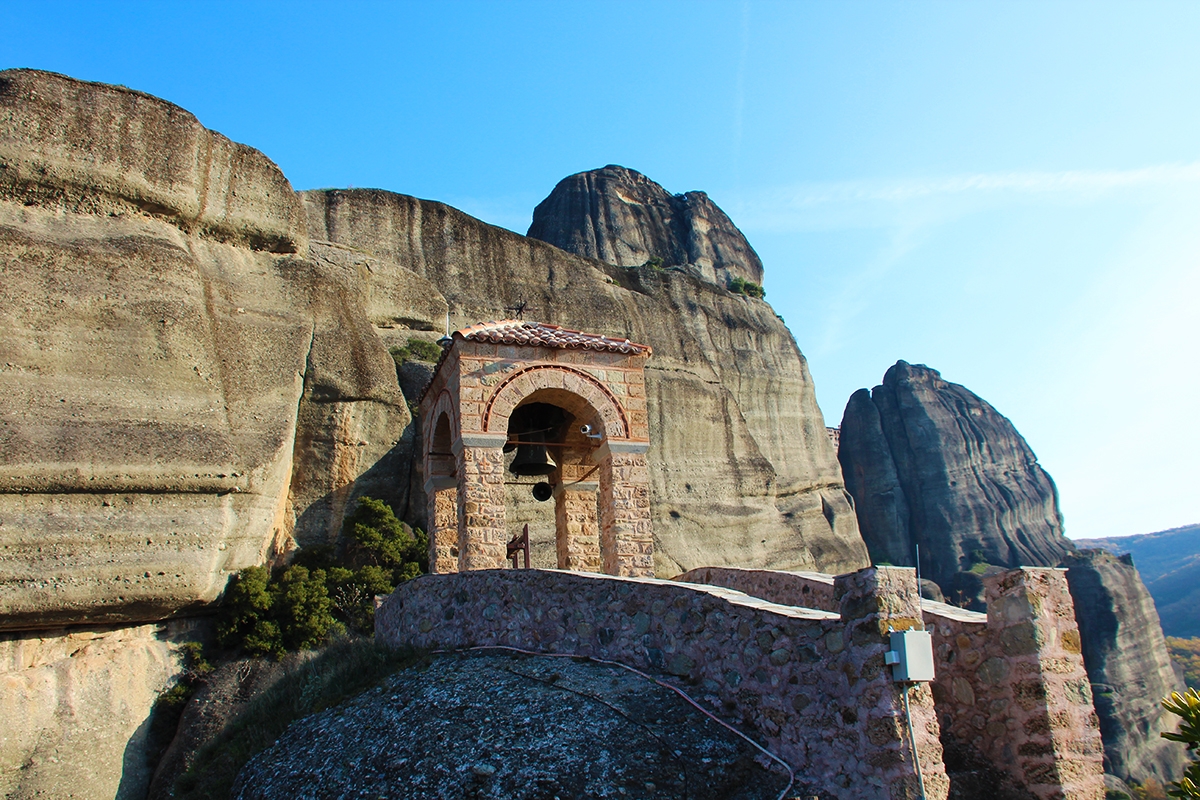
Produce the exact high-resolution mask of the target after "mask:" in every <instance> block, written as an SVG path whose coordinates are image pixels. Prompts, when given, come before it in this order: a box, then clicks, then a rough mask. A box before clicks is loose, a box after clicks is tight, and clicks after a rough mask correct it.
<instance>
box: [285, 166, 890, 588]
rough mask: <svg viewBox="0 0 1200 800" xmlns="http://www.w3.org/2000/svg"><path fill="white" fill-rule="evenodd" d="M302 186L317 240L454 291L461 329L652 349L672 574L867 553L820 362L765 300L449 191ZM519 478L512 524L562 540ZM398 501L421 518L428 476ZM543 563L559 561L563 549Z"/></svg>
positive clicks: (655, 480) (451, 297)
mask: <svg viewBox="0 0 1200 800" xmlns="http://www.w3.org/2000/svg"><path fill="white" fill-rule="evenodd" d="M301 196H302V197H303V200H304V204H305V208H306V210H307V212H308V221H309V236H310V238H311V239H312V240H313V241H314V242H332V243H336V244H339V245H342V246H345V247H351V248H354V249H355V250H357V251H360V252H363V253H366V254H369V255H371V256H372V257H375V258H378V259H380V260H381V261H382V262H383V263H385V264H393V265H398V268H400V269H403V270H405V271H406V272H407V271H411V272H412V273H416V274H417V275H418V276H420V277H421V278H423V279H425V280H427V281H429V282H430V283H431V284H432V285H433V286H436V287H437V289H438V291H440V292H441V294H442V296H443V297H445V299H446V301H447V302H448V304H449V325H450V326H452V327H455V328H457V327H462V326H465V325H469V324H474V323H476V322H480V321H484V320H492V319H500V318H504V317H507V316H511V314H512V313H513V311H512V309H513V308H514V307H518V306H520V305H521V304H524V305H525V314H526V316H527V317H528V318H531V319H537V320H539V321H542V322H547V323H552V324H558V325H564V326H566V327H569V328H574V329H582V330H587V331H592V332H596V333H602V334H607V335H611V336H617V337H620V338H630V339H633V340H634V341H638V342H645V343H647V344H650V345H651V346H653V348H654V355H653V357H652V358H651V359H650V361H649V362H648V364H647V368H646V381H647V392H646V393H647V401H648V405H649V412H650V419H651V439H652V442H651V449H650V453H649V456H648V457H649V463H650V469H651V491H652V493H653V494H652V497H653V502H652V513H653V515H654V534H655V546H656V559H657V560H656V569H657V571H658V572H659V574H661V575H674V574H677V573H679V572H682V571H685V570H687V569H692V568H695V567H700V566H709V565H738V566H758V567H772V568H779V569H816V570H821V571H825V572H845V571H849V570H852V569H857V568H859V567H861V566H863V565H864V564H866V560H867V559H866V549H865V548H864V547H863V544H862V540H861V538H860V537H859V535H858V530H857V526H856V524H855V520H854V512H853V509H852V508H851V505H850V501H849V497H848V495H847V494H846V492H845V490H844V489H843V487H842V483H841V476H840V473H839V470H838V465H837V461H836V458H835V455H834V453H833V449H832V446H831V445H830V442H829V438H828V435H827V434H826V431H825V423H824V420H823V418H822V416H821V412H820V409H819V408H818V407H817V403H816V396H815V392H814V390H813V383H812V378H811V376H810V375H809V372H808V366H807V363H806V362H805V360H804V356H803V355H801V353H800V351H799V349H798V348H797V347H796V343H795V341H794V340H793V339H792V336H791V334H790V333H789V331H788V330H787V328H786V327H785V326H784V325H783V323H782V322H781V321H780V320H779V318H778V317H777V316H776V315H775V313H774V311H773V310H772V309H771V307H770V306H769V305H767V304H766V303H765V302H763V301H761V300H758V299H754V298H750V297H746V296H744V295H739V294H734V293H732V292H730V291H729V290H728V289H727V288H726V287H725V285H724V283H723V282H722V283H713V282H711V281H708V280H705V279H703V278H701V277H699V276H698V275H697V274H695V273H694V272H692V271H690V270H682V269H681V270H659V269H655V268H653V267H650V266H645V267H636V268H624V267H621V266H616V265H613V264H608V263H604V262H601V261H597V260H593V259H590V258H583V257H580V256H577V255H572V254H570V253H566V252H563V251H562V250H560V249H559V248H557V247H553V246H551V245H548V244H546V243H544V242H541V241H538V240H536V239H532V238H528V237H524V236H519V235H517V234H515V233H512V232H511V231H507V230H504V229H502V228H497V227H494V226H491V225H487V224H485V223H483V222H480V221H479V220H477V219H474V218H472V217H470V216H468V215H466V214H464V213H462V212H460V211H457V210H455V209H453V208H450V207H448V206H446V205H443V204H441V203H436V202H430V201H427V200H418V199H416V198H413V197H407V196H404V195H399V194H393V193H390V192H384V191H377V190H359V189H356V190H344V191H343V190H330V191H313V192H302V193H301ZM377 277H379V278H380V279H381V280H382V279H384V278H383V276H377ZM373 280H374V278H373ZM414 457H416V456H415V455H414ZM516 489H517V490H514V491H511V492H510V494H509V509H508V520H509V525H510V528H511V529H513V531H514V532H516V531H519V530H520V526H521V525H522V524H523V523H525V522H530V523H533V524H531V536H533V537H534V538H535V549H536V538H537V537H539V536H540V537H542V545H543V548H542V549H543V551H544V552H545V551H547V550H549V551H552V548H553V544H552V543H553V529H554V523H553V510H552V509H547V508H546V507H544V506H543V507H540V508H539V506H538V504H537V503H535V502H534V501H533V500H531V499H530V498H529V495H528V487H516ZM519 489H523V490H524V491H519ZM397 508H401V509H407V511H408V515H409V519H410V520H412V521H414V522H419V521H420V517H421V515H422V514H423V513H424V496H423V493H422V492H421V490H420V488H419V484H417V483H416V482H413V488H412V490H411V491H410V494H409V497H408V499H407V500H405V501H398V505H397ZM536 560H537V559H536V558H535V561H536ZM543 563H544V565H548V566H553V565H554V562H553V559H552V556H550V557H549V561H548V562H543Z"/></svg>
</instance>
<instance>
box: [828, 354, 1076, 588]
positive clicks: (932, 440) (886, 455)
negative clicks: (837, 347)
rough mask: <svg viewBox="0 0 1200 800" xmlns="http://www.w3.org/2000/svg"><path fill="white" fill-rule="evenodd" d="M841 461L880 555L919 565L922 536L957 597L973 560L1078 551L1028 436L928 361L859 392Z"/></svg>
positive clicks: (942, 580)
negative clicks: (1065, 529) (956, 590)
mask: <svg viewBox="0 0 1200 800" xmlns="http://www.w3.org/2000/svg"><path fill="white" fill-rule="evenodd" d="M838 458H839V460H840V461H841V464H842V474H843V475H844V476H845V479H846V488H847V489H848V490H849V491H850V494H851V495H853V496H854V502H855V505H856V508H857V512H858V520H859V527H860V529H861V531H862V535H863V539H864V540H865V541H866V543H867V548H868V549H869V550H870V552H871V558H872V559H873V560H874V561H876V562H884V561H886V562H889V563H892V564H908V565H911V564H913V563H915V562H914V552H915V546H916V545H920V548H921V570H922V574H923V575H924V576H925V577H927V578H930V579H932V580H933V581H935V582H937V583H938V584H939V585H940V586H941V587H942V589H943V591H946V592H947V595H948V596H951V597H953V589H954V588H955V585H956V581H955V579H956V577H957V576H959V575H960V573H964V572H967V574H968V575H970V574H973V573H970V572H969V571H970V570H972V568H975V569H976V571H977V572H978V571H982V568H983V565H993V566H998V567H1017V566H1022V565H1026V566H1054V565H1056V564H1058V562H1059V561H1061V560H1062V558H1063V557H1064V556H1066V555H1067V554H1068V553H1071V552H1072V551H1073V550H1074V548H1073V547H1072V545H1071V543H1070V541H1069V540H1067V538H1066V537H1065V536H1063V525H1062V517H1061V515H1060V513H1059V511H1058V493H1057V490H1056V489H1055V487H1054V482H1053V481H1052V480H1051V479H1050V476H1049V475H1048V474H1047V473H1046V471H1045V470H1044V469H1042V467H1041V465H1039V464H1038V463H1037V457H1036V456H1035V455H1034V454H1033V451H1032V450H1031V449H1030V448H1029V445H1028V444H1026V443H1025V440H1024V439H1023V438H1022V437H1021V434H1019V433H1018V432H1017V430H1016V428H1014V427H1013V425H1012V423H1011V422H1009V421H1008V419H1007V418H1005V417H1003V416H1002V415H1000V414H999V413H998V412H997V411H996V409H994V408H992V406H991V405H989V404H988V403H987V402H986V401H984V400H983V399H982V398H980V397H979V396H978V395H976V394H975V393H973V392H971V391H970V390H968V389H967V388H966V387H963V386H960V385H958V384H956V383H950V382H949V381H946V380H943V379H942V376H941V375H940V374H939V373H938V372H937V371H936V370H933V369H930V368H928V367H926V366H923V365H915V366H914V365H911V364H908V363H906V362H904V361H898V362H897V363H896V364H895V366H893V367H892V368H890V369H889V370H888V371H887V373H886V374H885V375H884V378H883V383H882V384H881V385H880V386H876V387H875V388H874V389H873V390H871V391H870V392H868V391H867V390H866V389H861V390H859V391H857V392H855V393H854V394H853V395H852V396H851V398H850V402H849V403H847V405H846V411H845V415H844V416H843V417H842V425H841V439H840V446H839V449H838ZM961 582H962V581H961V580H960V581H959V583H961Z"/></svg>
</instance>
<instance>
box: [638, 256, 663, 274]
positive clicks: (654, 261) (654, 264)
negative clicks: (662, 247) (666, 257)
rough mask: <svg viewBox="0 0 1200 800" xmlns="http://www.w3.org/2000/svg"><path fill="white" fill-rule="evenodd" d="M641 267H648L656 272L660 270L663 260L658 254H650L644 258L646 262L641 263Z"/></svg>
mask: <svg viewBox="0 0 1200 800" xmlns="http://www.w3.org/2000/svg"><path fill="white" fill-rule="evenodd" d="M642 267H649V268H650V269H652V270H655V271H657V272H662V270H663V260H662V259H661V258H659V257H658V256H650V258H648V259H646V263H645V264H642Z"/></svg>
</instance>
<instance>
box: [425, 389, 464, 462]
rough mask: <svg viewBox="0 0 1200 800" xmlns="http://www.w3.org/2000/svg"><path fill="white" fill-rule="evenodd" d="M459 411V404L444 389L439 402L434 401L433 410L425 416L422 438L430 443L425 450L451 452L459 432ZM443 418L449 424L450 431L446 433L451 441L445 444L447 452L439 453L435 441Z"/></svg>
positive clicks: (439, 396) (438, 399) (439, 395)
mask: <svg viewBox="0 0 1200 800" xmlns="http://www.w3.org/2000/svg"><path fill="white" fill-rule="evenodd" d="M457 410H458V404H457V403H455V402H454V398H453V397H451V395H450V392H449V391H447V390H445V389H443V390H442V391H441V393H440V394H438V398H437V400H435V401H434V404H433V409H432V410H431V411H430V413H429V414H427V415H426V416H425V419H424V420H423V422H424V425H423V426H422V428H423V430H422V431H421V436H422V438H423V439H424V440H425V441H426V442H428V443H429V444H428V446H427V447H426V448H425V449H426V452H449V447H450V445H451V444H452V443H453V441H454V437H455V435H456V433H457V431H458V430H459V426H458V414H457ZM443 417H445V418H446V419H447V423H448V425H449V429H448V430H447V431H446V433H447V434H448V435H449V436H450V441H449V442H446V443H445V444H446V448H447V449H446V450H444V451H439V450H438V449H437V447H436V445H435V439H436V438H437V435H438V425H439V423H440V422H441V420H442V418H443Z"/></svg>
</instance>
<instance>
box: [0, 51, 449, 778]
mask: <svg viewBox="0 0 1200 800" xmlns="http://www.w3.org/2000/svg"><path fill="white" fill-rule="evenodd" d="M301 220H302V211H301V206H300V203H299V200H298V199H297V197H296V195H295V193H294V192H293V191H292V189H291V187H290V186H289V185H288V182H287V180H286V178H284V177H283V175H282V173H280V172H279V170H278V168H277V167H276V166H275V165H274V164H273V163H271V162H270V161H269V160H268V159H267V158H266V157H265V156H263V155H262V154H261V153H259V152H258V151H255V150H252V149H251V148H248V147H245V146H244V145H239V144H236V143H234V142H231V141H229V140H228V139H225V138H224V137H222V136H220V135H219V134H216V133H213V132H211V131H208V130H206V129H205V128H204V127H203V126H202V125H200V123H199V122H198V121H197V120H196V119H195V118H194V117H193V116H192V115H191V114H188V113H187V112H186V111H184V110H183V109H180V108H178V107H176V106H173V105H171V104H170V103H166V102H164V101H162V100H158V99H156V98H153V97H150V96H148V95H144V94H141V93H138V92H133V91H130V90H127V89H122V88H118V87H112V86H104V85H100V84H92V83H85V82H82V81H76V80H72V79H70V78H65V77H63V76H59V75H53V74H49V73H41V72H34V71H29V70H11V71H7V72H2V73H0V284H2V285H3V286H4V297H5V302H4V303H3V304H0V631H2V630H9V631H11V630H14V629H16V630H26V631H29V630H38V631H40V632H38V633H26V634H12V635H11V638H10V639H9V640H7V643H6V644H5V645H4V647H5V648H6V649H5V650H4V652H7V653H9V655H8V656H7V657H5V658H3V659H0V683H2V685H3V687H4V690H3V692H0V697H2V698H3V699H4V700H5V702H7V703H9V705H10V706H11V707H5V708H4V709H3V712H4V713H3V715H2V718H3V719H4V720H5V722H4V725H3V726H2V727H0V730H2V732H3V734H2V738H3V742H2V745H0V766H2V771H0V774H2V775H3V777H2V778H0V782H2V785H3V787H4V794H5V796H9V797H26V796H68V795H70V793H71V792H75V794H74V795H70V796H79V797H113V796H139V792H141V793H143V794H144V788H145V786H144V783H145V779H146V778H148V776H147V775H144V774H143V773H144V771H145V769H146V754H145V753H144V752H142V750H141V748H142V738H144V737H143V732H144V728H145V724H146V721H147V717H148V715H149V711H150V708H151V705H152V703H153V702H154V699H155V697H156V695H157V694H158V692H159V691H161V690H162V689H163V688H165V686H166V685H167V684H168V683H169V681H170V680H171V679H172V676H173V675H174V674H175V673H176V672H177V670H178V665H177V663H176V660H175V659H174V657H173V655H172V652H171V648H170V647H169V646H168V645H166V644H164V643H163V642H160V641H157V639H156V638H155V635H154V630H153V629H152V628H147V627H145V626H138V625H136V623H138V622H143V621H151V620H160V619H163V618H164V617H169V616H171V615H173V614H178V613H181V612H185V611H186V610H187V609H189V608H192V607H194V606H198V605H201V604H203V603H207V602H210V601H212V600H214V599H216V597H217V596H218V594H219V593H220V592H221V591H222V590H223V588H224V586H225V583H226V580H227V578H228V576H229V575H230V574H231V573H232V572H234V571H236V570H239V569H242V568H244V567H247V566H250V565H254V564H259V563H262V562H263V561H264V560H266V559H268V558H271V557H274V556H278V555H280V554H281V553H282V552H284V551H286V550H287V549H289V548H290V547H292V546H293V544H292V542H291V539H292V537H293V534H295V535H296V536H297V537H298V538H301V539H303V540H304V541H305V542H306V543H314V542H323V541H328V540H329V539H330V538H331V537H332V536H333V535H336V532H337V530H338V529H339V528H340V522H341V518H340V513H339V512H340V508H341V505H344V504H345V503H346V502H348V501H349V500H350V499H351V498H350V497H349V495H350V493H351V492H352V491H361V487H360V485H370V484H371V482H372V481H374V482H375V483H379V482H380V478H379V476H378V472H379V471H380V470H379V465H380V464H383V465H385V467H386V465H387V464H389V460H388V459H389V457H391V458H394V456H391V455H390V454H392V453H393V451H395V450H396V449H397V445H399V444H400V443H401V442H402V441H403V438H404V431H405V430H406V428H407V427H408V426H409V423H410V415H409V412H408V409H407V407H406V405H405V403H404V399H403V397H402V396H401V394H400V391H399V387H398V385H397V382H396V373H395V369H394V365H393V362H392V360H391V358H390V357H389V356H388V354H387V351H386V348H385V346H384V342H383V340H382V339H381V337H380V336H378V335H377V334H376V333H375V332H374V330H373V327H372V325H371V324H370V323H371V322H372V321H374V322H377V323H379V324H380V325H381V326H382V325H392V326H393V327H394V326H395V325H396V324H398V321H397V320H396V319H394V318H393V319H384V315H383V312H381V311H380V306H381V305H382V306H389V307H390V306H392V305H395V302H394V300H395V298H397V297H400V296H403V297H406V298H408V299H407V300H406V302H405V303H404V305H405V306H406V309H407V310H406V316H405V318H404V320H403V322H404V323H405V324H408V325H411V326H414V327H420V328H424V329H430V328H433V327H435V320H440V318H441V316H442V315H443V313H444V303H442V304H441V305H439V302H440V300H439V299H438V297H437V293H436V292H434V291H431V290H430V289H429V287H428V286H427V285H426V284H424V283H423V282H421V281H420V280H419V279H418V278H417V277H416V276H411V281H412V285H411V286H409V285H408V284H403V283H402V282H400V281H390V282H389V284H388V287H387V288H386V289H373V287H372V284H371V282H370V275H371V271H372V268H373V267H376V268H377V266H378V265H375V264H374V262H373V261H372V260H371V259H367V258H364V257H360V256H358V255H355V254H347V253H342V252H340V251H337V249H336V248H333V249H330V248H325V249H320V248H318V249H317V251H316V252H313V253H311V254H310V253H309V249H308V242H307V236H306V232H305V229H304V226H303V225H302V224H301ZM406 287H407V288H406ZM404 292H407V294H403V293H404ZM417 295H425V296H426V297H424V299H420V298H418V297H417ZM431 309H432V310H431ZM431 317H432V318H431ZM406 452H407V451H406ZM372 469H375V470H376V473H375V474H374V475H372V474H369V473H370V471H371V470H372ZM392 479H393V476H392V475H391V474H389V475H387V481H388V482H390V481H391V480H392ZM64 624H70V625H85V626H95V625H97V624H106V627H102V628H99V629H97V628H94V627H89V628H84V629H76V631H75V632H74V633H70V634H67V633H65V632H63V631H62V630H61V629H60V630H57V631H56V630H46V629H48V628H54V627H55V626H59V625H64ZM111 624H118V625H119V624H126V625H130V624H133V627H128V628H119V627H112V625H111ZM89 630H90V631H92V632H91V633H89V632H88V631H89ZM89 637H91V638H90V639H89ZM82 639H89V641H87V642H84V643H82V644H80V641H81V640H82ZM13 704H15V705H13ZM123 776H124V777H123ZM130 786H140V787H141V789H140V790H136V789H130V788H129V787H130ZM71 787H75V788H71Z"/></svg>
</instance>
